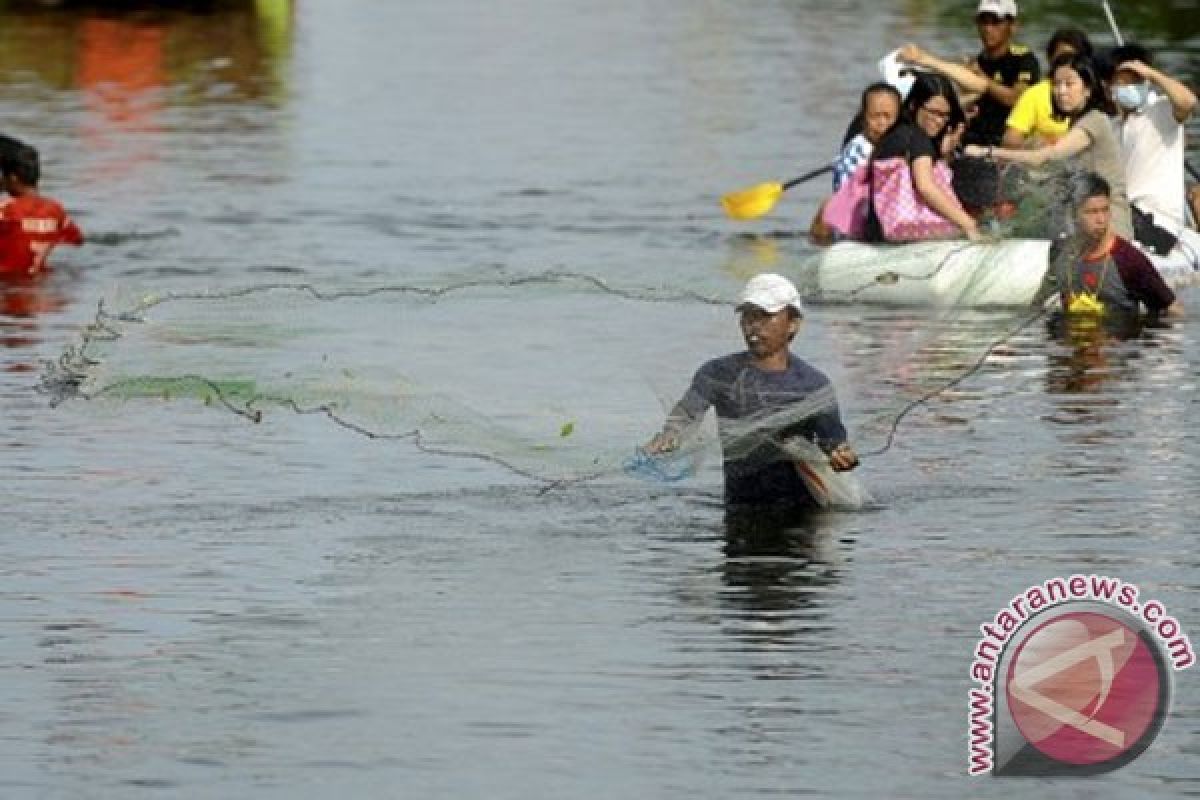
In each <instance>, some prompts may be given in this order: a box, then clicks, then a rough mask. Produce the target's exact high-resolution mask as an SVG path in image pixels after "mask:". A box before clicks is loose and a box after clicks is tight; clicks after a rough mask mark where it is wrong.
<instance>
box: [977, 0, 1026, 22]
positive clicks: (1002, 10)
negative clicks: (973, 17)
mask: <svg viewBox="0 0 1200 800" xmlns="http://www.w3.org/2000/svg"><path fill="white" fill-rule="evenodd" d="M975 13H976V14H995V15H996V16H997V17H1012V18H1013V19H1016V17H1017V3H1016V0H979V8H978V9H976V11H975Z"/></svg>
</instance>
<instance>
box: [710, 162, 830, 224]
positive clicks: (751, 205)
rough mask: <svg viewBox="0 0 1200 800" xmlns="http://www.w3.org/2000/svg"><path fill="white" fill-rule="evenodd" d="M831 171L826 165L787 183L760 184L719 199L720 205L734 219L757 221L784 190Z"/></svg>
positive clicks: (771, 182) (771, 206)
mask: <svg viewBox="0 0 1200 800" xmlns="http://www.w3.org/2000/svg"><path fill="white" fill-rule="evenodd" d="M832 171H833V167H832V166H831V165H829V164H826V165H825V166H823V167H820V168H818V169H814V170H813V171H812V172H806V173H804V174H803V175H801V176H800V177H799V178H792V179H791V180H790V181H788V182H787V183H778V182H776V181H770V182H768V183H760V184H758V185H757V186H751V187H750V188H749V189H742V190H741V191H739V192H731V193H729V194H727V195H725V196H724V197H722V198H721V205H722V206H723V207H724V208H725V213H726V214H728V215H729V216H731V217H733V218H734V219H757V218H758V217H761V216H762V215H763V214H766V213H767V212H768V211H770V210H771V209H772V208H774V207H775V204H776V203H777V202H779V196H780V195H781V194H783V193H784V192H785V191H786V190H788V189H790V188H792V187H793V186H799V185H800V184H802V183H804V182H805V181H811V180H812V179H813V178H815V177H817V176H819V175H824V174H825V173H826V172H832Z"/></svg>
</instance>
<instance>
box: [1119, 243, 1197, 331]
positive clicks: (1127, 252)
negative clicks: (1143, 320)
mask: <svg viewBox="0 0 1200 800" xmlns="http://www.w3.org/2000/svg"><path fill="white" fill-rule="evenodd" d="M1112 258H1113V261H1115V262H1116V264H1117V271H1118V272H1119V273H1120V275H1121V282H1122V283H1124V284H1125V289H1126V290H1127V291H1128V292H1129V294H1130V295H1132V296H1133V297H1134V298H1136V299H1137V300H1138V301H1139V302H1141V303H1142V304H1143V305H1145V306H1146V309H1147V310H1148V311H1150V312H1151V313H1152V314H1162V313H1166V314H1168V315H1170V316H1180V315H1182V314H1183V305H1182V304H1181V303H1180V302H1179V298H1178V297H1176V296H1175V292H1173V291H1172V290H1171V287H1170V286H1167V282H1166V281H1164V280H1163V277H1162V275H1161V274H1160V273H1159V271H1158V270H1157V269H1155V268H1154V265H1153V264H1152V263H1150V259H1148V258H1146V255H1145V254H1144V253H1143V252H1142V251H1141V250H1139V249H1137V248H1136V247H1134V246H1133V245H1131V244H1129V243H1128V242H1126V241H1125V240H1123V239H1119V240H1118V242H1117V245H1116V246H1115V247H1114V248H1113V250H1112Z"/></svg>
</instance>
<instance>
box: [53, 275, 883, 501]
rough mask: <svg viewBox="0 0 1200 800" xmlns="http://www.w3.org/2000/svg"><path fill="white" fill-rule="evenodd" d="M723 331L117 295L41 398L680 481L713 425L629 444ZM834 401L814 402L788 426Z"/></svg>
mask: <svg viewBox="0 0 1200 800" xmlns="http://www.w3.org/2000/svg"><path fill="white" fill-rule="evenodd" d="M734 319H735V318H734V316H733V314H732V311H731V304H730V302H729V299H728V298H727V297H710V296H706V295H702V294H699V293H696V292H689V291H681V290H676V289H669V288H657V287H636V288H622V287H616V286H613V285H610V284H608V283H606V282H604V281H601V280H599V279H596V278H594V277H590V276H586V275H580V274H574V273H566V272H544V273H538V274H533V275H522V276H504V277H495V278H489V279H484V280H460V281H446V282H442V283H440V284H433V283H430V284H419V283H413V284H402V285H401V284H394V285H387V286H366V287H351V288H345V287H343V288H339V289H337V290H329V289H323V288H320V287H316V286H312V285H301V284H271V285H256V286H248V287H242V288H236V289H230V290H223V291H205V292H192V293H165V294H145V295H138V294H135V293H132V292H115V293H113V294H112V296H110V297H106V298H105V299H104V300H103V301H102V302H101V303H100V306H99V309H98V312H97V315H96V318H95V320H94V321H93V322H92V324H91V325H90V326H88V328H87V329H86V330H85V331H84V332H83V334H82V336H81V341H79V342H78V343H77V344H75V345H73V346H72V347H70V348H68V349H67V350H66V351H65V352H64V353H63V354H62V355H61V357H60V358H58V359H57V360H56V362H54V363H53V364H50V365H48V367H47V370H46V372H45V375H44V377H43V383H42V386H43V389H44V390H45V391H46V392H48V393H50V394H51V396H52V402H53V403H55V404H57V403H61V402H64V401H85V400H86V401H89V402H91V403H96V404H107V405H121V404H124V405H128V404H159V405H169V404H185V403H186V404H203V405H204V406H208V407H211V408H212V409H213V410H214V411H217V412H224V413H230V414H233V415H236V416H238V417H240V418H242V419H243V420H244V421H245V422H247V423H250V424H255V423H261V424H272V423H273V422H275V421H276V420H277V419H279V418H281V415H284V414H287V415H290V414H300V415H316V416H320V417H322V418H323V419H325V420H327V421H328V422H329V423H330V424H333V425H337V426H339V427H340V428H342V429H344V430H345V431H346V432H347V434H348V435H351V434H354V435H361V436H365V437H368V438H370V439H379V440H397V441H402V442H404V443H406V444H407V445H408V446H411V447H416V448H417V449H419V450H421V451H423V452H425V453H427V454H428V455H430V456H431V457H452V458H466V459H475V460H480V461H486V462H489V463H491V464H492V465H494V466H497V467H499V468H501V469H503V470H506V471H508V472H510V473H514V474H516V475H519V476H521V477H523V478H527V479H530V480H534V481H538V482H540V483H543V484H545V485H546V486H547V487H554V486H563V485H567V484H570V483H574V482H579V481H585V480H597V479H616V480H631V479H633V480H643V481H652V482H656V483H675V482H679V481H684V480H688V479H691V478H694V477H695V476H696V475H697V474H698V472H699V471H701V470H702V468H704V467H705V466H706V465H708V466H710V467H711V468H712V469H713V470H718V468H719V463H720V452H721V447H720V444H719V443H718V439H717V436H716V426H715V424H714V420H713V415H712V414H709V415H707V419H706V420H705V421H704V423H703V424H701V425H698V426H696V427H695V428H694V429H693V430H692V431H690V432H689V435H688V436H687V437H686V438H685V440H684V441H683V442H681V444H680V446H679V447H678V448H677V449H675V450H673V451H671V452H669V453H650V452H647V451H646V450H645V449H642V448H641V447H640V445H641V444H642V443H644V442H645V441H647V439H648V438H649V437H650V436H651V435H652V434H653V433H654V432H656V431H658V430H659V429H660V428H661V426H662V424H663V420H664V417H665V414H666V412H667V411H668V410H669V409H670V408H671V407H672V405H673V404H674V402H675V401H676V400H677V399H678V398H679V397H680V396H681V395H682V394H683V391H684V390H685V389H686V388H687V380H688V379H690V377H691V373H692V371H693V370H694V368H695V367H696V366H697V365H698V364H699V363H700V362H701V361H702V360H704V359H705V358H707V357H711V356H712V355H714V354H720V353H723V352H725V351H727V350H728V349H730V345H731V339H732V338H733V337H735V336H736V335H737V334H736V328H735V325H734ZM614 321H619V323H615V322H614ZM664 331H670V335H669V336H664V333H663V332H664ZM668 365H669V367H670V369H669V370H668V369H664V367H665V366H668ZM831 402H832V396H831V395H820V396H816V397H813V398H811V399H810V400H809V401H807V402H806V403H803V404H799V405H797V406H794V407H792V408H790V410H789V413H790V414H791V415H793V416H795V415H797V414H798V415H800V417H804V416H806V415H810V414H815V413H819V412H820V411H823V410H826V409H828V407H829V406H830V404H831ZM783 422H784V421H783V420H780V419H778V418H770V417H769V416H767V415H764V416H763V417H762V418H758V419H747V420H743V421H741V422H740V423H739V433H738V436H737V437H735V440H728V439H727V441H726V442H725V443H724V444H725V446H726V453H727V454H730V455H732V456H733V457H736V456H737V454H738V453H739V452H741V450H739V448H740V447H742V446H743V445H742V444H739V442H741V443H744V442H748V441H753V440H754V437H755V436H756V435H758V436H759V438H760V439H763V438H767V437H770V436H773V435H774V432H775V431H777V430H779V429H780V425H781V424H782V423H783ZM756 429H761V431H762V433H761V434H756V433H755V431H756ZM779 452H780V457H788V458H790V459H792V460H797V461H800V462H812V463H813V464H814V465H815V466H814V470H813V471H812V472H813V473H814V474H816V473H818V472H819V473H820V474H821V475H822V476H823V480H824V484H825V492H824V495H823V496H824V498H826V501H827V503H828V504H830V505H835V506H842V507H861V505H862V504H863V503H865V502H866V499H867V495H866V492H865V491H864V490H862V488H861V486H860V485H859V484H858V483H857V481H855V480H854V479H853V478H851V477H849V476H845V477H843V476H840V475H833V474H832V473H831V472H830V471H829V470H828V468H827V460H828V459H827V456H826V455H825V454H824V453H822V452H821V451H820V450H819V449H817V448H815V446H812V445H811V444H810V443H807V442H780V443H779ZM713 474H714V475H715V474H717V473H716V472H714V473H713Z"/></svg>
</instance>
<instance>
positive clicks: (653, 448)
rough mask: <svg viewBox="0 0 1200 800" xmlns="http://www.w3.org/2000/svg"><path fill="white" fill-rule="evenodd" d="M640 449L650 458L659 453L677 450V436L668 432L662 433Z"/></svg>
mask: <svg viewBox="0 0 1200 800" xmlns="http://www.w3.org/2000/svg"><path fill="white" fill-rule="evenodd" d="M642 449H643V450H645V451H646V452H647V453H649V454H650V455H652V456H655V455H658V454H659V453H669V452H671V451H672V450H678V449H679V436H678V435H677V434H674V433H669V432H668V431H663V432H662V433H660V434H658V435H656V436H655V437H654V438H653V439H651V440H650V441H648V442H646V445H645V446H644V447H643V448H642Z"/></svg>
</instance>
